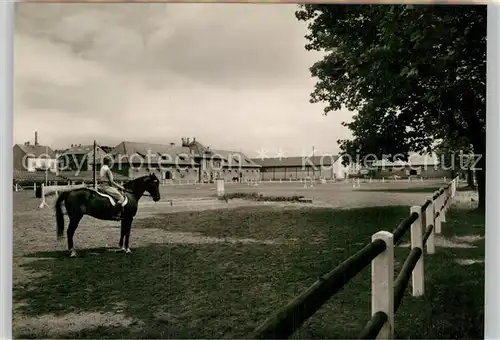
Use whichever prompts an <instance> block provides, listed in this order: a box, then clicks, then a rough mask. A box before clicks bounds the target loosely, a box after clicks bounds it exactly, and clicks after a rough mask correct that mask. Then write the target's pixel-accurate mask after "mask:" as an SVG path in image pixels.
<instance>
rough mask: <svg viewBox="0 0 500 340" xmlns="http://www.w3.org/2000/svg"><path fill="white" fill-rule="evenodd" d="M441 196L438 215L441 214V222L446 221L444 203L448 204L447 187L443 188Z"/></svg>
mask: <svg viewBox="0 0 500 340" xmlns="http://www.w3.org/2000/svg"><path fill="white" fill-rule="evenodd" d="M442 196H443V198H442V199H441V200H442V203H441V204H442V207H441V213H440V214H439V216H441V222H446V205H447V204H448V202H446V197H447V196H448V189H446V190H443V195H442ZM445 202H446V203H445Z"/></svg>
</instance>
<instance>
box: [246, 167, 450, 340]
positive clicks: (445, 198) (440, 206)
mask: <svg viewBox="0 0 500 340" xmlns="http://www.w3.org/2000/svg"><path fill="white" fill-rule="evenodd" d="M457 184H458V177H456V178H454V179H453V180H452V181H451V182H449V183H448V184H447V185H445V186H444V187H443V188H441V189H440V190H438V191H436V192H435V193H434V195H433V196H432V198H429V199H428V200H427V201H426V202H425V203H424V205H422V206H413V207H411V209H410V214H409V216H408V217H407V218H405V219H404V220H403V221H402V222H401V223H400V224H399V225H398V226H397V228H396V229H394V230H393V232H392V233H389V232H387V231H379V232H377V233H375V234H374V235H373V236H372V241H371V243H369V244H368V245H367V246H366V247H364V248H363V249H361V250H360V251H358V252H357V253H356V254H354V255H353V256H351V257H350V258H348V259H347V260H346V261H344V262H343V263H341V264H340V265H339V266H338V267H336V268H335V269H333V270H332V271H330V272H329V273H327V274H325V275H324V276H322V277H321V278H320V279H319V280H318V281H316V282H315V283H314V284H313V285H312V286H310V287H309V288H308V289H307V290H306V291H305V292H304V293H302V294H301V295H299V296H298V297H296V298H295V299H294V300H293V301H291V302H290V303H289V304H288V305H286V306H285V307H283V308H281V309H280V310H278V311H277V312H276V313H275V314H274V315H272V316H271V317H270V318H269V319H267V320H266V321H265V322H264V323H262V324H261V325H260V326H259V327H257V328H256V329H255V330H254V332H253V333H252V334H250V335H249V336H248V337H247V338H250V339H286V338H289V337H290V336H291V335H292V334H293V333H294V332H295V331H296V330H297V329H298V328H299V327H301V325H302V324H303V323H304V322H305V321H306V320H307V319H308V318H309V317H310V316H312V315H313V314H314V313H315V312H316V311H317V310H318V309H319V308H321V306H322V305H323V304H324V303H325V302H326V301H327V300H328V299H330V298H331V297H332V296H333V295H334V294H335V293H337V292H338V291H339V290H340V289H342V288H343V287H344V286H345V285H346V284H347V283H348V282H349V281H350V280H351V279H352V278H353V277H355V276H356V275H357V274H358V273H359V272H361V271H362V270H363V269H364V268H365V267H366V266H368V265H370V264H371V269H372V271H371V280H372V306H371V308H372V318H371V319H370V321H369V322H368V323H367V324H366V326H365V328H364V329H363V331H362V332H361V334H360V335H359V338H361V339H375V338H381V339H393V338H394V313H395V312H396V311H397V309H398V307H399V305H400V304H401V301H402V299H403V297H404V292H405V290H406V287H407V285H408V281H409V280H410V277H411V279H412V295H413V296H421V295H423V294H424V292H425V289H424V262H423V257H424V251H423V249H424V246H425V247H426V249H427V253H428V254H434V252H435V240H434V237H435V234H440V233H441V223H442V222H446V211H447V210H448V209H449V207H450V206H451V202H452V200H453V198H454V197H455V194H456V189H457ZM408 229H411V250H410V253H409V255H408V256H407V257H406V260H405V262H404V264H403V267H402V269H401V271H400V273H399V275H398V277H397V278H396V279H394V246H395V245H397V244H398V243H400V242H401V240H402V238H403V236H404V234H405V233H406V231H408Z"/></svg>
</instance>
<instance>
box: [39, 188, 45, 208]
mask: <svg viewBox="0 0 500 340" xmlns="http://www.w3.org/2000/svg"><path fill="white" fill-rule="evenodd" d="M40 195H41V196H42V202H41V203H40V206H39V208H43V207H44V206H45V205H47V202H45V184H43V183H42V184H41V186H40Z"/></svg>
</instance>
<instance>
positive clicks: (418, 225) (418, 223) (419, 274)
mask: <svg viewBox="0 0 500 340" xmlns="http://www.w3.org/2000/svg"><path fill="white" fill-rule="evenodd" d="M413 213H417V214H418V218H417V219H416V220H415V222H413V223H412V225H411V249H413V248H420V249H422V255H420V258H419V259H418V261H417V264H416V265H415V269H413V272H412V273H411V283H412V295H413V296H422V295H424V251H423V250H424V249H423V248H424V244H423V243H424V242H423V234H422V222H423V219H422V207H420V206H418V205H416V206H413V207H411V208H410V214H413Z"/></svg>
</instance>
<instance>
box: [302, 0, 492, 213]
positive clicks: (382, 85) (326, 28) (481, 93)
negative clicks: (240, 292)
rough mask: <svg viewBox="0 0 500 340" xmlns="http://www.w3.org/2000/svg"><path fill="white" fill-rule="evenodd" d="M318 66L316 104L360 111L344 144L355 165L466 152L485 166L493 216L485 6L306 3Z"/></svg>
mask: <svg viewBox="0 0 500 340" xmlns="http://www.w3.org/2000/svg"><path fill="white" fill-rule="evenodd" d="M296 17H297V19H298V20H300V21H305V22H307V24H308V31H309V32H308V34H307V35H306V39H307V44H306V46H305V47H306V49H307V50H316V51H322V52H324V57H323V58H322V59H321V60H319V61H317V62H316V63H315V64H314V65H313V66H312V67H311V68H310V71H311V74H312V76H314V77H317V79H318V81H317V83H316V85H315V88H314V91H313V92H312V94H311V102H312V103H318V102H323V103H326V106H325V109H324V113H325V114H328V113H330V112H335V111H337V110H339V109H342V108H347V109H349V110H351V111H355V112H357V114H356V115H355V116H354V117H353V120H352V121H351V122H349V123H344V125H345V126H347V127H348V128H349V129H350V130H351V131H352V135H353V137H352V138H351V139H349V140H340V141H339V143H340V145H341V149H342V152H343V153H344V154H346V155H351V158H352V159H355V156H354V155H356V154H359V155H360V156H361V157H363V156H364V155H367V154H375V155H378V156H379V157H381V156H382V155H385V154H398V153H406V154H407V153H409V152H429V151H431V150H432V151H438V152H440V153H449V154H450V155H451V154H452V153H458V152H459V150H464V151H465V152H473V153H474V154H476V155H477V154H479V155H482V157H481V158H480V159H479V161H478V162H477V164H476V167H477V170H476V175H477V184H478V191H479V207H480V208H481V209H484V196H485V195H484V192H485V173H486V169H485V164H486V163H485V160H486V158H485V157H486V154H485V149H486V6H483V5H481V6H451V5H446V6H423V5H420V6H416V5H326V4H307V5H299V9H298V10H297V12H296Z"/></svg>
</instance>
